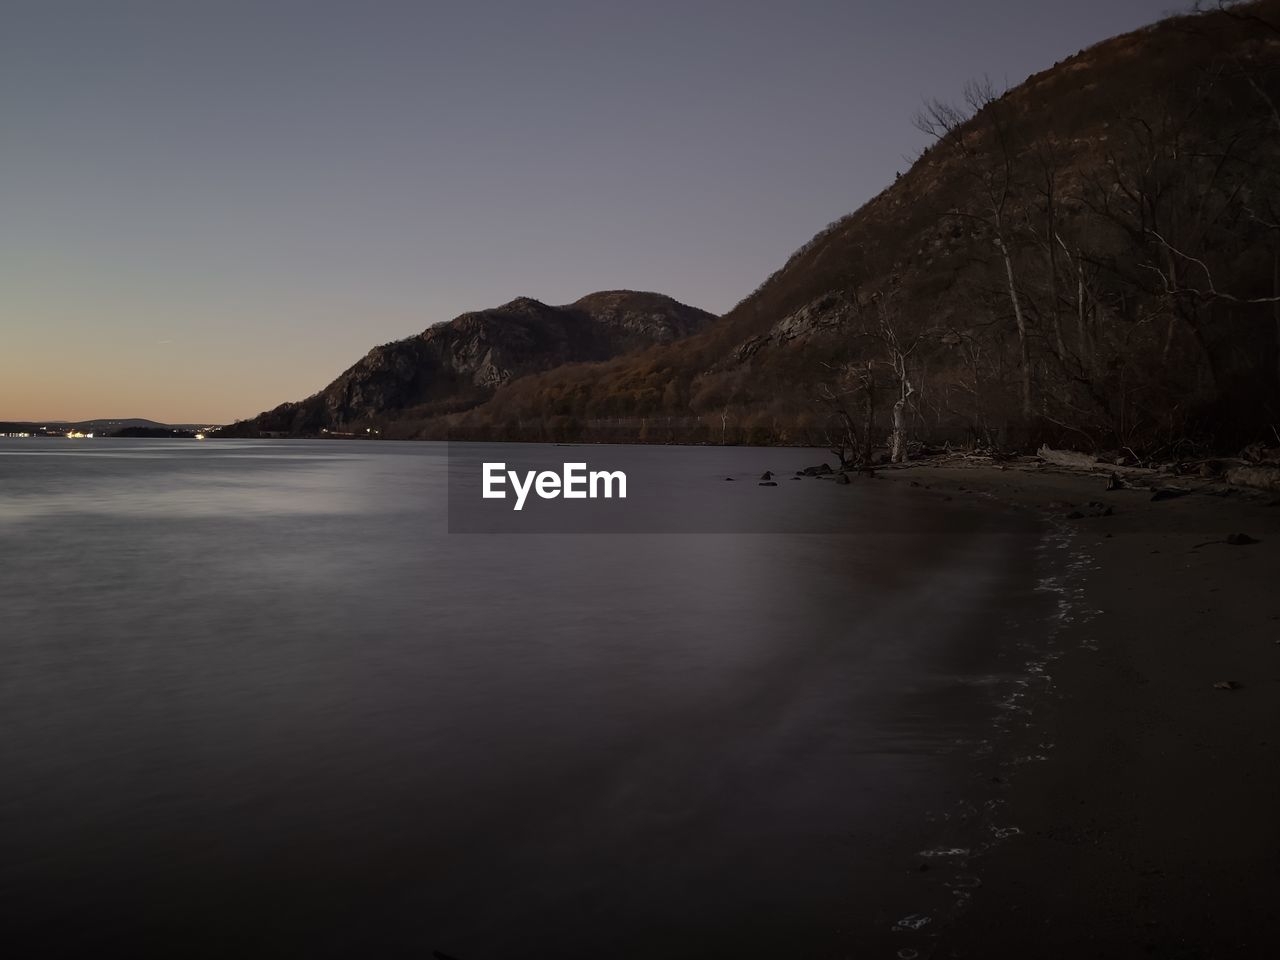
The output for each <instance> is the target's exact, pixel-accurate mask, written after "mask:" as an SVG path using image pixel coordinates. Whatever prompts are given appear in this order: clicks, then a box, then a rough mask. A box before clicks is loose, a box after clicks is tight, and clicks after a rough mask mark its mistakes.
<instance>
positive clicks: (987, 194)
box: [915, 78, 1032, 418]
mask: <svg viewBox="0 0 1280 960" xmlns="http://www.w3.org/2000/svg"><path fill="white" fill-rule="evenodd" d="M915 126H916V128H917V129H918V130H920V131H921V132H923V133H925V134H928V135H929V136H931V137H933V138H934V139H935V140H937V141H938V142H939V143H940V144H942V145H944V146H946V147H947V148H948V149H951V150H953V151H955V153H956V154H957V155H958V156H959V157H960V159H961V161H962V163H963V166H964V168H965V169H966V171H967V172H968V174H969V176H970V178H971V179H972V180H973V181H974V182H976V183H977V184H978V185H979V186H980V193H981V195H982V198H983V205H984V210H983V213H982V214H973V213H970V212H967V211H955V215H957V216H962V217H973V218H975V219H978V220H979V221H981V222H982V223H983V224H984V225H985V226H986V227H987V228H988V229H989V230H990V232H991V239H992V242H993V243H994V244H995V247H996V249H997V250H998V251H999V253H1000V259H1001V261H1002V263H1003V266H1004V275H1005V282H1006V285H1007V290H1008V296H1009V303H1010V305H1011V307H1012V308H1013V318H1014V324H1015V325H1016V327H1017V331H1018V357H1019V367H1020V373H1021V387H1022V390H1021V393H1022V415H1023V417H1026V418H1030V417H1031V415H1032V399H1031V398H1032V391H1031V348H1030V344H1029V343H1028V333H1027V319H1026V315H1025V313H1024V312H1023V309H1022V300H1021V297H1020V296H1019V294H1018V283H1017V277H1016V275H1015V272H1014V267H1013V254H1012V252H1011V244H1010V240H1011V231H1010V226H1009V224H1008V214H1009V207H1010V204H1011V202H1012V199H1013V193H1014V190H1015V185H1016V184H1015V178H1014V158H1015V156H1016V152H1017V151H1016V148H1015V145H1014V143H1013V125H1012V122H1011V119H1010V118H1009V116H1008V115H1007V111H1006V110H1005V109H1004V105H1003V104H1002V102H1001V98H1000V96H999V95H997V94H996V92H995V88H994V86H993V85H992V83H991V81H990V80H989V79H986V78H984V79H982V80H973V81H970V82H969V83H968V84H966V85H965V90H964V106H962V107H961V106H956V105H954V104H948V103H945V102H943V101H941V100H931V101H929V102H928V103H926V104H925V106H924V107H923V109H921V110H920V112H919V113H917V114H916V117H915Z"/></svg>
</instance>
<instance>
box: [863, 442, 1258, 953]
mask: <svg viewBox="0 0 1280 960" xmlns="http://www.w3.org/2000/svg"><path fill="white" fill-rule="evenodd" d="M879 476H880V478H881V480H882V481H883V482H896V483H902V482H911V483H914V484H917V485H919V486H920V487H922V488H924V489H925V490H926V491H929V492H931V493H932V494H933V495H935V496H943V497H954V498H957V499H958V498H961V497H970V496H974V495H981V496H987V497H994V498H996V499H998V500H1001V501H1003V502H1006V503H1009V504H1014V505H1017V506H1018V507H1021V508H1025V509H1030V510H1036V511H1040V512H1042V513H1043V514H1045V515H1046V516H1047V517H1049V518H1050V522H1051V523H1052V524H1054V526H1055V528H1056V529H1057V531H1058V534H1059V535H1060V536H1062V537H1065V538H1067V539H1069V541H1070V542H1071V545H1072V546H1071V549H1072V551H1074V553H1075V555H1076V556H1078V557H1079V558H1080V562H1077V563H1075V564H1073V567H1074V573H1073V574H1072V582H1071V583H1070V584H1069V587H1068V589H1069V591H1070V593H1071V594H1072V596H1074V597H1076V598H1078V600H1079V601H1080V602H1079V603H1078V604H1077V606H1078V610H1077V612H1076V613H1075V614H1073V615H1071V616H1069V617H1068V618H1067V622H1064V623H1063V624H1062V626H1061V630H1060V631H1059V632H1058V635H1057V636H1056V638H1054V640H1053V648H1054V649H1052V650H1050V651H1047V653H1048V657H1049V661H1050V662H1048V663H1047V664H1046V667H1045V671H1046V672H1045V676H1044V677H1043V683H1041V684H1033V685H1032V686H1031V687H1030V688H1029V690H1028V696H1027V699H1026V702H1025V703H1024V704H1023V705H1021V707H1020V708H1019V710H1018V711H1017V714H1016V716H1017V720H1016V722H1015V723H1013V724H1012V725H1011V730H1010V733H1009V734H1008V736H1007V737H1005V738H1004V741H1003V743H1001V744H999V745H998V748H997V753H996V756H995V757H994V758H993V760H994V764H993V766H992V767H991V769H986V768H982V769H977V768H975V770H974V777H975V779H979V778H980V779H981V780H982V781H983V787H984V790H985V791H986V796H987V798H988V799H987V800H986V801H984V802H985V803H986V804H987V806H988V808H990V809H995V810H998V811H999V814H998V815H997V816H995V817H989V819H991V820H992V822H1000V823H1004V824H1006V825H1007V826H1006V827H1005V828H1004V829H1005V831H1006V832H1007V833H1008V835H1007V836H1006V838H1005V839H1003V840H1002V841H1001V842H993V843H990V844H975V845H973V846H972V847H969V848H957V851H956V853H955V855H954V856H952V857H950V858H949V859H948V860H945V862H939V861H933V862H923V861H922V863H921V864H920V866H919V870H920V876H921V881H920V883H921V885H922V886H921V892H922V894H923V893H924V886H923V885H924V884H927V883H933V884H934V885H935V886H936V885H938V878H939V877H943V878H945V879H943V880H942V883H941V886H943V887H944V888H945V889H948V890H950V891H951V892H952V893H954V894H955V895H956V899H955V902H954V903H953V904H952V908H951V910H950V911H944V912H938V913H935V914H933V915H932V916H931V918H930V919H931V920H934V921H936V922H932V923H929V924H926V925H925V926H923V927H922V928H921V929H919V930H914V931H913V930H901V931H899V942H898V944H895V947H894V949H893V950H892V951H891V952H890V953H889V954H888V955H889V956H893V955H894V954H896V955H897V956H899V957H902V958H912V957H920V958H924V957H975V958H976V957H984V958H990V957H1006V956H1008V957H1012V956H1024V957H1036V958H1055V957H1062V958H1068V957H1070V958H1081V957H1097V958H1112V957H1115V958H1122V957H1169V958H1173V957H1176V958H1193V957H1206V958H1208V957H1214V958H1217V957H1237V956H1238V957H1259V956H1269V955H1272V953H1271V951H1273V950H1275V949H1276V948H1277V947H1278V946H1280V924H1277V917H1276V909H1277V903H1280V589H1278V586H1280V576H1278V575H1280V506H1272V505H1269V498H1268V497H1266V496H1263V495H1257V494H1251V493H1244V492H1239V491H1234V492H1232V493H1230V494H1227V495H1225V496H1224V495H1222V492H1223V488H1222V487H1220V486H1217V487H1215V486H1212V485H1203V484H1198V483H1194V484H1193V483H1186V484H1181V483H1180V482H1179V481H1170V482H1171V483H1173V484H1177V485H1186V486H1199V487H1201V488H1202V489H1201V491H1200V492H1197V493H1195V494H1193V495H1188V496H1184V497H1180V498H1178V499H1171V500H1164V501H1156V502H1153V501H1152V500H1151V491H1149V490H1133V489H1129V490H1118V491H1113V492H1105V485H1106V480H1105V476H1097V475H1083V474H1070V473H1063V472H1053V471H1049V470H1036V469H1028V468H1021V469H1020V468H1018V467H1017V466H1012V467H1009V468H1008V469H1005V470H1001V469H999V468H996V467H990V466H983V467H973V466H960V465H947V466H937V465H921V466H917V467H909V468H907V469H902V470H897V469H894V470H886V471H882V472H881V474H880V475H879ZM1090 501H1095V502H1099V503H1103V504H1105V505H1107V506H1109V507H1111V515H1108V516H1086V517H1083V518H1076V519H1066V515H1067V514H1068V513H1070V512H1072V510H1073V509H1075V508H1076V507H1078V506H1080V505H1083V504H1087V503H1088V502H1090ZM1082 512H1089V511H1088V510H1087V509H1086V510H1084V511H1082ZM1230 533H1246V534H1249V535H1250V536H1251V537H1253V538H1255V539H1256V540H1257V541H1259V542H1257V543H1253V544H1249V545H1244V546H1237V545H1230V544H1227V543H1224V542H1221V541H1222V540H1223V539H1224V538H1225V537H1226V536H1227V535H1228V534H1230ZM1210 541H1213V542H1210ZM1224 682H1228V683H1229V684H1230V688H1229V689H1223V688H1222V686H1223V685H1227V684H1226V683H1224ZM1215 684H1218V685H1219V686H1215ZM1009 828H1012V830H1011V831H1010V830H1009ZM939 866H941V867H943V870H942V871H941V872H939V870H938V867H939ZM930 878H932V879H930ZM850 955H851V956H861V955H863V954H862V953H861V952H860V951H859V950H858V949H856V948H855V949H853V950H852V951H851V953H850Z"/></svg>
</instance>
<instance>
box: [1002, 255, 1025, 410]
mask: <svg viewBox="0 0 1280 960" xmlns="http://www.w3.org/2000/svg"><path fill="white" fill-rule="evenodd" d="M996 245H997V246H998V247H999V248H1000V255H1001V256H1002V257H1004V273H1005V277H1006V279H1007V280H1008V281H1009V302H1010V303H1012V304H1013V319H1014V322H1015V323H1016V324H1017V325H1018V362H1019V363H1020V364H1021V366H1022V416H1023V417H1025V418H1026V419H1028V420H1030V419H1031V350H1030V347H1029V346H1028V345H1027V320H1026V317H1024V316H1023V315H1022V302H1021V301H1020V300H1019V299H1018V287H1017V284H1016V283H1014V279H1013V260H1012V259H1010V257H1009V247H1008V246H1007V245H1006V244H1005V242H1004V237H1003V236H1001V235H1000V234H999V233H997V234H996Z"/></svg>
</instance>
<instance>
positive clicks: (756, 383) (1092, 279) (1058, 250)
mask: <svg viewBox="0 0 1280 960" xmlns="http://www.w3.org/2000/svg"><path fill="white" fill-rule="evenodd" d="M1278 105H1280V0H1262V2H1254V3H1244V4H1234V5H1230V6H1227V7H1225V8H1224V9H1215V10H1212V11H1210V12H1206V13H1199V14H1194V15H1187V16H1178V17H1172V18H1170V19H1167V20H1164V21H1161V22H1160V23H1158V24H1155V25H1153V26H1150V27H1147V28H1145V29H1142V30H1139V31H1136V32H1134V33H1130V34H1126V35H1124V36H1120V37H1116V38H1113V39H1111V40H1107V41H1104V42H1102V43H1099V44H1097V45H1096V46H1094V47H1091V48H1089V49H1087V50H1083V51H1081V52H1079V53H1077V54H1076V55H1074V56H1072V57H1069V58H1068V59H1066V60H1063V61H1062V62H1060V63H1058V64H1056V65H1054V66H1053V67H1051V68H1050V69H1048V70H1045V71H1043V72H1041V73H1038V74H1035V75H1034V76H1032V77H1030V78H1028V79H1027V80H1026V81H1025V82H1024V83H1022V84H1021V85H1019V86H1017V87H1016V88H1014V89H1011V90H1008V91H999V90H995V89H993V88H991V86H990V85H989V84H987V83H985V82H981V81H980V82H976V83H973V84H971V85H970V86H969V87H968V88H967V89H966V90H965V91H964V93H963V96H962V98H961V100H960V101H959V102H958V103H954V104H949V103H945V102H932V103H928V104H925V105H924V107H923V109H922V111H921V114H920V116H919V117H918V118H917V125H918V126H919V127H920V128H921V129H922V130H924V131H926V132H928V133H929V134H931V135H932V137H933V143H932V145H931V146H930V147H929V148H928V149H926V150H925V151H924V152H923V154H922V155H921V156H920V157H919V158H918V159H917V160H916V162H915V163H914V164H913V165H912V166H911V168H910V169H909V170H908V171H906V172H905V173H903V174H902V175H901V176H900V177H899V178H898V179H897V180H896V182H895V183H893V184H892V185H891V186H889V187H888V188H887V189H886V190H884V191H883V192H882V193H881V194H879V195H878V196H877V197H875V198H874V199H872V200H871V201H870V202H868V203H867V204H866V205H865V206H863V207H862V208H861V209H859V210H858V211H856V212H855V213H853V214H850V215H848V216H846V217H843V218H841V219H840V220H837V221H836V222H834V223H833V224H831V225H830V226H829V227H828V228H827V229H825V230H823V231H822V232H821V233H819V234H818V235H817V236H815V237H814V238H813V239H812V240H811V241H810V242H809V243H807V244H806V245H805V246H804V247H802V248H801V249H800V250H798V251H797V252H796V253H795V254H794V255H793V256H792V257H791V258H790V259H789V260H788V261H787V262H786V264H784V265H783V266H782V268H781V269H780V270H778V271H777V272H776V273H774V274H773V275H772V276H770V277H769V278H768V279H767V280H766V281H765V282H764V283H763V284H762V285H761V286H760V287H759V288H758V289H757V290H756V291H755V292H753V293H752V294H751V295H750V296H748V297H747V298H746V299H744V300H743V301H742V302H741V303H739V304H738V306H737V307H735V308H734V309H733V310H732V311H731V312H730V313H729V314H727V315H726V316H725V317H724V318H723V319H722V320H721V321H720V322H718V323H716V324H715V325H710V326H708V327H707V328H706V329H704V330H703V331H702V332H701V333H698V334H696V335H694V336H692V337H689V338H687V339H683V340H678V341H673V342H667V343H664V344H659V345H656V346H654V347H651V348H649V349H647V350H645V351H643V352H641V353H639V354H634V355H629V356H624V357H616V358H614V359H611V360H608V361H606V362H604V363H593V364H566V365H561V366H558V367H556V368H555V369H551V370H548V371H544V372H542V373H538V374H535V375H531V376H526V377H523V378H520V379H518V380H512V381H511V382H508V383H505V384H504V385H503V386H502V387H501V389H498V390H496V391H495V392H494V395H493V396H492V397H491V398H489V399H488V400H487V401H486V402H485V403H483V404H480V405H478V406H475V407H473V408H471V409H469V410H467V411H465V412H461V413H451V414H448V415H445V416H438V417H436V418H435V419H433V420H423V421H420V422H418V423H417V424H415V426H414V430H413V431H412V432H413V433H415V434H416V435H419V436H441V435H444V434H445V433H446V432H448V433H450V434H452V435H455V436H456V435H462V436H472V437H476V438H483V437H497V438H506V439H543V440H550V439H554V440H571V439H598V440H638V439H665V440H681V441H714V442H721V441H725V442H758V443H793V442H810V443H817V442H820V443H831V444H833V445H836V444H838V445H840V446H841V447H842V448H844V449H846V450H851V451H862V452H865V451H866V450H868V449H869V447H870V446H871V445H872V444H873V443H874V444H879V443H880V442H882V441H885V440H886V439H887V438H888V437H889V434H890V433H891V432H892V428H893V417H894V408H895V406H896V407H897V408H898V413H899V415H900V416H901V419H902V423H903V426H904V427H905V433H906V434H907V435H908V436H910V437H914V438H920V439H927V440H934V441H938V442H941V441H943V440H954V441H957V442H963V443H974V442H976V443H990V444H995V445H1002V446H1010V447H1013V446H1026V445H1029V444H1035V443H1039V442H1046V441H1047V442H1053V443H1069V444H1070V445H1072V446H1076V447H1089V448H1093V449H1107V450H1117V451H1121V450H1125V449H1128V450H1129V452H1133V451H1141V452H1142V454H1143V455H1144V456H1145V455H1150V456H1155V455H1158V454H1159V452H1160V451H1164V452H1165V453H1166V455H1167V454H1168V452H1169V451H1173V450H1181V451H1183V452H1185V451H1187V450H1190V449H1210V448H1222V447H1229V446H1231V445H1233V444H1239V443H1243V442H1247V441H1249V440H1252V439H1259V438H1263V437H1265V438H1270V437H1271V433H1270V429H1271V428H1270V424H1273V423H1276V422H1277V421H1280V391H1278V389H1277V386H1278V382H1280V109H1278ZM904 122H906V118H904ZM802 148H803V145H797V149H802ZM899 401H900V403H899Z"/></svg>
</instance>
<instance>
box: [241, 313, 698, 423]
mask: <svg viewBox="0 0 1280 960" xmlns="http://www.w3.org/2000/svg"><path fill="white" fill-rule="evenodd" d="M714 319H715V317H714V316H713V315H712V314H709V313H707V312H706V311H703V310H698V309H696V308H694V307H690V306H686V305H685V304H682V303H678V302H677V301H675V300H672V299H671V298H670V297H666V296H662V295H661V294H656V293H639V292H635V291H630V290H612V291H604V292H600V293H593V294H589V295H587V296H585V297H583V298H582V299H581V300H578V301H577V302H575V303H571V304H568V305H566V306H560V307H553V306H548V305H547V304H545V303H540V302H539V301H537V300H533V299H530V298H528V297H520V298H518V299H516V300H512V301H511V302H510V303H507V304H503V305H502V306H500V307H495V308H493V309H490V310H478V311H475V312H472V313H464V314H462V315H461V316H459V317H457V318H455V319H453V320H451V321H449V322H448V323H443V324H439V325H437V326H434V327H430V328H428V329H427V330H424V331H423V332H422V333H420V334H418V335H417V336H413V337H408V338H406V339H404V340H397V341H395V342H393V343H387V344H383V345H382V346H379V347H374V348H373V349H372V350H370V351H369V353H368V354H366V355H365V356H364V358H363V359H361V360H360V361H358V362H357V363H356V364H354V365H353V366H351V367H350V368H349V369H347V370H346V371H344V372H343V373H342V375H341V376H339V377H338V378H337V379H336V380H334V381H333V382H332V383H331V384H329V385H328V386H327V387H325V388H324V389H323V390H321V391H320V392H319V393H317V394H315V395H313V396H311V397H308V398H307V399H306V400H302V401H300V402H297V403H285V404H281V405H280V406H279V407H276V408H275V409H274V410H269V411H267V412H265V413H262V414H259V415H258V416H257V417H255V418H253V419H252V420H248V421H243V422H241V423H237V424H235V425H233V426H232V427H229V428H227V429H226V431H224V432H226V433H227V434H229V435H240V436H254V435H257V434H258V433H262V432H269V433H286V434H316V433H320V432H322V431H325V430H329V431H337V432H341V431H343V430H344V429H345V428H347V427H350V426H352V425H355V424H361V423H368V422H371V421H374V422H378V421H384V420H400V419H405V418H408V417H411V416H417V417H428V416H434V415H438V414H441V413H449V412H456V411H459V410H465V409H467V408H469V407H472V406H475V405H476V404H478V403H482V402H483V401H484V400H486V399H488V397H489V396H491V395H492V394H493V393H494V391H496V390H497V389H498V388H500V387H502V386H504V385H505V384H507V383H508V382H510V381H511V380H513V379H515V378H517V377H520V376H523V375H525V374H529V373H535V372H538V371H543V370H548V369H551V368H552V367H556V366H559V365H561V364H564V363H571V362H582V361H594V360H607V359H609V358H611V357H616V356H619V355H621V354H624V353H628V352H631V351H634V350H639V349H642V348H644V347H648V346H652V345H654V344H661V343H671V342H673V341H675V340H678V339H680V338H681V337H685V336H688V335H690V334H692V333H696V332H698V331H699V330H702V329H704V328H705V327H706V326H707V325H708V324H709V323H710V322H711V321H712V320H714Z"/></svg>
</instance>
